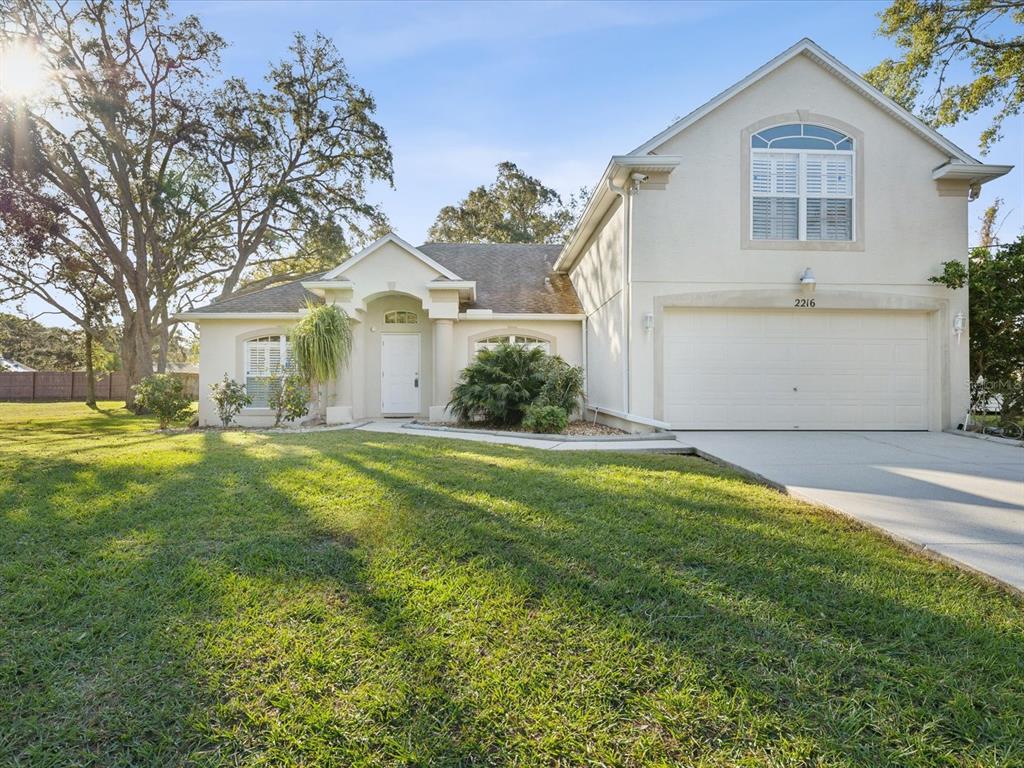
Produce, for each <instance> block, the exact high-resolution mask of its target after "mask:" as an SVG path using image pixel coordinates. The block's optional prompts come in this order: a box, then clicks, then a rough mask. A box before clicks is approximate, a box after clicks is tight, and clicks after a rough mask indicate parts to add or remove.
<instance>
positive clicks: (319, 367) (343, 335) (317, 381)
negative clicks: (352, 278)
mask: <svg viewBox="0 0 1024 768" xmlns="http://www.w3.org/2000/svg"><path fill="white" fill-rule="evenodd" d="M306 309H307V313H306V316H305V317H303V318H302V319H301V320H300V321H299V322H298V324H297V325H296V326H295V328H294V329H293V330H292V353H293V354H294V355H295V363H296V365H297V366H298V368H299V372H300V373H301V374H302V375H303V376H304V377H305V378H306V379H308V380H309V382H310V389H311V390H313V391H315V392H316V393H317V404H318V409H317V410H318V412H319V413H320V415H321V417H322V416H324V415H326V412H327V398H326V392H325V391H324V389H325V385H326V383H327V382H328V381H330V380H331V377H333V376H335V375H336V373H337V370H338V367H339V366H341V365H342V364H343V363H344V362H345V361H346V360H348V356H349V354H351V352H352V326H351V323H350V322H349V317H348V315H347V314H345V310H343V309H341V307H338V306H337V305H334V304H320V305H314V304H308V305H307V307H306Z"/></svg>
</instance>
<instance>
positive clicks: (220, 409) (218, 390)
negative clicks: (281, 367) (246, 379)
mask: <svg viewBox="0 0 1024 768" xmlns="http://www.w3.org/2000/svg"><path fill="white" fill-rule="evenodd" d="M210 399H211V400H213V403H214V405H216V406H217V415H218V416H220V423H221V424H223V425H224V426H225V427H229V426H231V421H232V420H233V419H234V418H235V416H237V415H238V414H239V412H240V411H241V410H242V409H243V408H245V407H246V406H248V405H252V398H251V397H249V393H248V392H246V391H245V385H244V384H239V383H238V382H237V381H235V380H234V379H230V378H228V375H227V374H226V373H225V374H224V378H223V379H221V380H220V381H215V382H214V383H213V384H211V385H210Z"/></svg>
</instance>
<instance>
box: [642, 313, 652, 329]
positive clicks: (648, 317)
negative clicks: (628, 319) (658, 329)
mask: <svg viewBox="0 0 1024 768" xmlns="http://www.w3.org/2000/svg"><path fill="white" fill-rule="evenodd" d="M653 327H654V313H653V312H644V330H645V331H649V330H651V329H652V328H653Z"/></svg>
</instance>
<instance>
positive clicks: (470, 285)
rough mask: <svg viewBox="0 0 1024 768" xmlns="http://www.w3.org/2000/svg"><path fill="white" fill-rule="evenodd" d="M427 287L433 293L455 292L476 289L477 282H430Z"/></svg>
mask: <svg viewBox="0 0 1024 768" xmlns="http://www.w3.org/2000/svg"><path fill="white" fill-rule="evenodd" d="M426 286H427V288H428V289H429V290H431V291H443V290H445V289H447V290H449V291H454V290H456V289H462V290H466V289H471V290H475V289H476V280H428V281H427V282H426Z"/></svg>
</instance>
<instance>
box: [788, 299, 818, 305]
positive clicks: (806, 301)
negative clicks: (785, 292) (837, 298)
mask: <svg viewBox="0 0 1024 768" xmlns="http://www.w3.org/2000/svg"><path fill="white" fill-rule="evenodd" d="M793 306H794V307H813V306H814V299H793Z"/></svg>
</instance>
